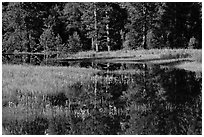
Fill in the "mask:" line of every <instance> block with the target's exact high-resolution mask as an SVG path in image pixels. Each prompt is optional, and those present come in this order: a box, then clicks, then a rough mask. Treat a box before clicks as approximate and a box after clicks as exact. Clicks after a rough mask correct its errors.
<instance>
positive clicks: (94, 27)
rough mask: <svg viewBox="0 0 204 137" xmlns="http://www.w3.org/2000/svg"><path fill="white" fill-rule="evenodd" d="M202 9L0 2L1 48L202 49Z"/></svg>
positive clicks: (149, 4)
mask: <svg viewBox="0 0 204 137" xmlns="http://www.w3.org/2000/svg"><path fill="white" fill-rule="evenodd" d="M201 8H202V4H201V3H199V2H114V3H113V2H82V3H79V2H68V3H65V2H49V3H48V2H10V3H8V2H3V3H2V39H3V40H2V52H3V53H8V52H14V51H18V52H23V51H26V52H52V51H56V52H60V53H61V54H67V53H76V52H79V51H88V50H95V51H111V50H119V49H140V48H144V49H151V48H164V47H167V48H188V47H189V46H191V47H192V46H193V48H202V44H201V43H202V9H201ZM189 41H190V42H189Z"/></svg>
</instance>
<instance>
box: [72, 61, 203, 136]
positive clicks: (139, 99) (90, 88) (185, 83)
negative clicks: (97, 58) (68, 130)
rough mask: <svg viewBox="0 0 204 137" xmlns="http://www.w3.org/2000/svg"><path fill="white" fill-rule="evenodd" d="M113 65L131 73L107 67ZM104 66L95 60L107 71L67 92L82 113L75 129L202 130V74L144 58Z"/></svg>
mask: <svg viewBox="0 0 204 137" xmlns="http://www.w3.org/2000/svg"><path fill="white" fill-rule="evenodd" d="M111 65H113V67H115V68H117V70H120V69H123V70H126V69H134V70H135V73H122V71H119V73H118V72H117V71H116V72H115V71H110V69H109V68H108V67H111ZM107 66H108V67H104V65H103V66H102V65H98V66H97V65H95V67H99V68H100V69H103V70H105V71H102V72H99V73H98V74H96V75H95V76H93V79H92V81H89V82H87V83H83V84H82V88H80V91H79V93H80V94H77V95H75V96H72V98H71V100H75V101H76V103H77V104H79V106H80V107H77V108H75V109H74V111H73V113H75V118H76V117H77V118H79V119H81V120H79V121H78V122H77V123H75V125H77V127H76V128H72V130H74V133H75V134H151V135H152V134H201V129H202V128H201V125H202V124H201V121H202V110H201V78H197V77H196V75H195V73H193V72H187V71H184V70H179V69H169V68H164V69H161V68H160V67H159V66H147V65H145V64H137V65H128V64H123V65H121V64H120V65H119V64H117V66H114V64H107ZM111 70H113V69H112V68H111ZM76 88H77V86H76ZM71 102H72V101H71ZM85 106H86V107H85ZM83 107H84V108H86V114H85V113H83V112H82V108H83ZM84 111H85V110H84ZM76 113H79V114H78V115H77V114H76Z"/></svg>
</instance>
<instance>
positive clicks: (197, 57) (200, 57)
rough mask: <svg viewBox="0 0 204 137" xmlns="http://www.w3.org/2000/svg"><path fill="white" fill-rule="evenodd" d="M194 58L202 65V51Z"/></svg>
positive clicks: (193, 56)
mask: <svg viewBox="0 0 204 137" xmlns="http://www.w3.org/2000/svg"><path fill="white" fill-rule="evenodd" d="M192 58H193V59H194V60H195V61H196V62H199V63H202V51H197V52H195V53H194V54H193V55H192Z"/></svg>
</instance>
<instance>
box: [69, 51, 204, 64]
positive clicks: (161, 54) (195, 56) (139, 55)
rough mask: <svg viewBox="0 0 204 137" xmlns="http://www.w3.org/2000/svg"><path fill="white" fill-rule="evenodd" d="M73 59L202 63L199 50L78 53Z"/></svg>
mask: <svg viewBox="0 0 204 137" xmlns="http://www.w3.org/2000/svg"><path fill="white" fill-rule="evenodd" d="M73 57H75V58H79V57H81V58H83V57H119V58H123V57H124V58H127V57H129V58H134V59H153V58H154V59H176V58H191V59H192V60H195V61H198V62H202V50H201V49H150V50H118V51H110V52H107V51H105V52H95V51H88V52H79V53H77V54H75V55H73Z"/></svg>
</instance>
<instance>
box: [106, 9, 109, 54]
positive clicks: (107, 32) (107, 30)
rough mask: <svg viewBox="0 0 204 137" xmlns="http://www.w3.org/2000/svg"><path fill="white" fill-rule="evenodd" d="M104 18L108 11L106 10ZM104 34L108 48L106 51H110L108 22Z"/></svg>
mask: <svg viewBox="0 0 204 137" xmlns="http://www.w3.org/2000/svg"><path fill="white" fill-rule="evenodd" d="M106 18H108V12H107V11H106ZM106 34H107V48H108V51H110V45H109V43H110V37H109V25H108V23H107V24H106Z"/></svg>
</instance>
